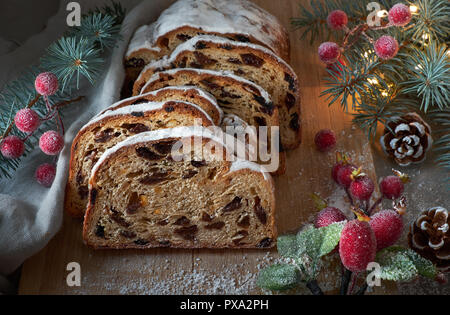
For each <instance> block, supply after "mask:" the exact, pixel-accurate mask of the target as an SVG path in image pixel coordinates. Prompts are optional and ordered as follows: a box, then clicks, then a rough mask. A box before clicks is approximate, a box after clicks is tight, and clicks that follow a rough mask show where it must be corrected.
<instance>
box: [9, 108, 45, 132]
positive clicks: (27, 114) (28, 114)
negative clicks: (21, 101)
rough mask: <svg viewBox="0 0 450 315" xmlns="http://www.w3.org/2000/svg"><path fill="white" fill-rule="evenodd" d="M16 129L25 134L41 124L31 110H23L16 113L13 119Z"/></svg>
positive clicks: (37, 116)
mask: <svg viewBox="0 0 450 315" xmlns="http://www.w3.org/2000/svg"><path fill="white" fill-rule="evenodd" d="M14 123H15V124H16V127H17V129H19V130H20V131H22V132H25V133H31V132H33V131H35V130H36V129H37V128H38V127H39V125H40V124H41V120H40V118H39V115H38V114H37V113H36V112H35V111H34V110H32V109H31V108H24V109H21V110H19V111H18V112H17V114H16V116H15V117H14Z"/></svg>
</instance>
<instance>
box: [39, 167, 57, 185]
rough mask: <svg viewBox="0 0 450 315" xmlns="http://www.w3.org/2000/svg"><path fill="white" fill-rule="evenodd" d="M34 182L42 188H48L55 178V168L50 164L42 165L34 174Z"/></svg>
mask: <svg viewBox="0 0 450 315" xmlns="http://www.w3.org/2000/svg"><path fill="white" fill-rule="evenodd" d="M34 176H35V178H36V181H37V182H38V183H39V184H41V185H42V186H44V187H50V186H51V185H52V184H53V181H54V180H55V176H56V167H55V166H54V165H52V164H42V165H41V166H39V167H38V168H37V170H36V173H35V175H34Z"/></svg>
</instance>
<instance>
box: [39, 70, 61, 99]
mask: <svg viewBox="0 0 450 315" xmlns="http://www.w3.org/2000/svg"><path fill="white" fill-rule="evenodd" d="M34 86H35V88H36V92H38V93H39V94H41V95H44V96H50V95H54V94H55V93H56V91H58V87H59V83H58V78H57V77H56V75H54V74H53V73H51V72H44V73H41V74H40V75H38V76H37V78H36V81H35V82H34Z"/></svg>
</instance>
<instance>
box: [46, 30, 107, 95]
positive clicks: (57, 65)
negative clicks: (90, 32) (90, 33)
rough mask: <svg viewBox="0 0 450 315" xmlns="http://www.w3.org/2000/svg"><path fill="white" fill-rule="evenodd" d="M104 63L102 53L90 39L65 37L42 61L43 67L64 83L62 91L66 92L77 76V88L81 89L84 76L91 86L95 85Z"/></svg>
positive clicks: (53, 45)
mask: <svg viewBox="0 0 450 315" xmlns="http://www.w3.org/2000/svg"><path fill="white" fill-rule="evenodd" d="M103 62H104V60H103V59H102V58H101V57H100V51H99V50H98V49H95V48H93V47H92V42H91V41H90V40H89V39H87V38H81V39H77V38H76V37H63V38H61V39H60V40H58V41H57V42H56V43H54V44H52V45H51V46H50V47H49V48H48V50H47V55H45V56H44V57H43V58H42V60H41V65H42V68H44V69H47V71H51V72H53V73H54V74H55V75H56V76H57V77H58V78H59V79H60V80H61V81H62V90H64V89H65V88H66V87H67V86H69V85H70V83H71V82H72V79H73V78H74V77H75V76H76V87H77V88H79V84H80V76H84V77H85V78H86V79H88V80H89V82H90V83H91V84H94V82H95V79H96V78H97V77H98V76H99V74H100V73H101V70H102V68H101V66H102V65H103Z"/></svg>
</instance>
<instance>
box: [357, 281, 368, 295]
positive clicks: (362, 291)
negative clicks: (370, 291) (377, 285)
mask: <svg viewBox="0 0 450 315" xmlns="http://www.w3.org/2000/svg"><path fill="white" fill-rule="evenodd" d="M368 287H369V286H368V285H367V283H364V285H363V286H362V287H361V288H359V290H358V291H356V293H355V295H364V294H366V291H367V288H368Z"/></svg>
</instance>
